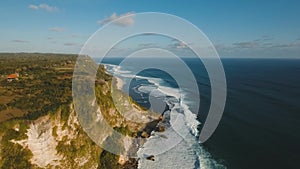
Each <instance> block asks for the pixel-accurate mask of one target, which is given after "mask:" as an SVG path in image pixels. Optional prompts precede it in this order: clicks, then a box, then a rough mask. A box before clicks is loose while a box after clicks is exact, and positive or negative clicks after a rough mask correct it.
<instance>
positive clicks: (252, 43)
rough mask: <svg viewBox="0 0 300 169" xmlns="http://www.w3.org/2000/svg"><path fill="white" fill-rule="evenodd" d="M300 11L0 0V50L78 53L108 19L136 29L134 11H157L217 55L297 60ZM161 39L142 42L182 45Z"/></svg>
mask: <svg viewBox="0 0 300 169" xmlns="http://www.w3.org/2000/svg"><path fill="white" fill-rule="evenodd" d="M299 9H300V1H298V0H289V1H286V0H273V1H271V0H243V1H241V0H227V1H215V0H210V1H209V0H207V1H203V0H197V1H196V0H195V1H193V0H191V1H179V0H164V1H161V0H160V1H158V0H152V1H146V0H136V1H114V0H110V1H108V0H88V1H84V0H22V1H20V0H5V1H1V2H0V20H1V21H2V23H1V26H0V36H1V38H0V52H45V53H74V54H77V53H79V52H80V51H81V48H82V46H83V45H84V44H85V43H86V41H87V40H88V39H89V37H90V36H91V35H92V34H93V33H95V32H96V31H97V30H98V29H101V27H104V25H105V24H107V23H109V22H110V21H112V20H113V19H118V18H119V17H120V16H127V15H130V16H132V17H127V18H126V19H125V20H123V21H122V20H120V21H118V22H117V23H116V24H115V26H119V27H120V28H122V27H123V28H124V29H125V27H135V25H136V23H137V21H136V18H137V17H134V16H135V15H137V14H138V13H141V12H162V13H168V14H172V15H175V16H178V17H181V18H184V19H185V20H187V21H189V22H190V23H192V24H194V25H195V26H196V27H198V28H199V29H200V30H201V31H202V32H203V33H204V34H205V35H206V36H207V37H208V38H209V39H210V41H211V42H212V44H213V45H214V46H215V48H216V49H217V51H218V53H219V55H220V56H221V57H245V58H246V57H256V58H257V57H258V58H264V57H268V58H270V57H271V58H300V19H299V16H300V10H299ZM143 22H145V23H146V22H148V21H147V20H144V21H143ZM161 24H164V23H163V22H162V23H161ZM109 36H114V35H109ZM162 39H163V38H157V40H156V41H153V40H152V41H151V39H150V42H149V43H147V44H150V43H152V44H156V45H155V46H166V47H167V46H171V45H173V46H174V45H175V48H177V49H180V47H182V44H181V43H180V42H174V41H167V40H162ZM105 40H108V39H105ZM147 40H149V38H148V39H147V38H145V39H143V40H142V41H147ZM187 43H191V44H192V43H193V42H187ZM130 45H132V43H128V44H127V46H126V44H125V46H126V47H124V45H120V46H123V47H124V48H126V49H127V48H132V47H133V46H130ZM173 49H174V47H173ZM170 50H172V49H171V48H170ZM121 54H122V53H119V54H118V55H121Z"/></svg>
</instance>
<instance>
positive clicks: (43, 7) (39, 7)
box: [28, 4, 58, 12]
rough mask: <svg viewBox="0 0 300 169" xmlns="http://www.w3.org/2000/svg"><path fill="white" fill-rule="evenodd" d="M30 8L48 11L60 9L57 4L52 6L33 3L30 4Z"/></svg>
mask: <svg viewBox="0 0 300 169" xmlns="http://www.w3.org/2000/svg"><path fill="white" fill-rule="evenodd" d="M28 8H29V9H33V10H45V11H47V12H55V11H58V8H57V7H56V6H50V5H48V4H40V5H33V4H30V5H29V6H28Z"/></svg>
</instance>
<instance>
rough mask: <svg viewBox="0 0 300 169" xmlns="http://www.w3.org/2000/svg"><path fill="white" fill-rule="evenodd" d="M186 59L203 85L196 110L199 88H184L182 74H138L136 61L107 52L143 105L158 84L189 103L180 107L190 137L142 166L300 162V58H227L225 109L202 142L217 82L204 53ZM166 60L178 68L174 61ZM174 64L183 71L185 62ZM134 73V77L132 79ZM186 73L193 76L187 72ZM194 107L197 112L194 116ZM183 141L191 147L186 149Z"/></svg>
mask: <svg viewBox="0 0 300 169" xmlns="http://www.w3.org/2000/svg"><path fill="white" fill-rule="evenodd" d="M183 60H184V62H185V63H186V64H187V65H188V66H189V68H190V69H191V71H192V72H193V74H194V76H195V78H196V80H197V83H198V86H199V92H200V110H199V112H195V111H197V110H195V104H197V103H195V102H193V101H194V100H195V98H194V97H195V96H194V95H193V93H195V89H183V90H180V91H179V90H178V85H177V83H176V80H175V79H174V78H172V77H171V76H170V75H169V74H168V73H166V72H163V71H160V70H157V69H147V70H144V71H142V72H140V73H138V74H137V75H133V74H132V73H131V72H133V71H134V69H135V66H128V67H126V66H125V67H122V66H121V67H120V66H117V65H119V64H120V62H121V61H122V59H121V58H106V59H105V60H103V61H102V63H103V64H106V67H107V69H108V71H109V72H111V73H112V72H113V73H115V75H116V76H118V77H120V78H121V79H122V80H123V81H124V85H128V86H129V89H130V91H129V94H130V95H131V96H132V97H133V98H134V99H135V100H136V101H137V102H139V103H140V104H142V105H143V106H145V107H149V93H150V92H151V90H152V89H158V90H159V91H161V92H162V93H164V94H165V95H167V96H168V98H169V99H167V100H165V101H166V102H168V104H170V105H176V104H177V103H179V102H182V103H183V104H181V105H179V104H178V105H177V106H183V107H182V108H181V110H180V108H178V107H177V109H176V111H177V113H178V112H179V114H180V113H181V114H182V115H183V116H184V117H185V118H186V121H185V122H184V123H185V124H186V125H187V127H188V128H189V132H190V135H187V143H182V144H179V145H177V146H175V148H174V150H170V152H168V153H164V154H162V155H160V156H158V159H157V160H156V161H155V162H153V163H151V162H152V161H141V162H140V164H139V165H140V168H145V166H147V165H151V166H152V168H153V167H154V168H155V165H156V163H157V166H160V168H172V167H176V168H229V169H254V168H255V169H283V168H284V169H285V168H294V169H298V168H299V167H300V165H299V164H298V163H299V161H300V59H222V63H223V67H224V70H225V74H226V81H227V100H226V105H225V111H224V113H223V117H222V119H221V122H220V123H219V126H218V128H217V129H216V131H215V133H214V134H213V135H212V137H211V138H210V139H209V140H208V141H206V142H205V143H204V144H202V145H197V144H198V143H197V136H198V134H197V132H200V131H201V128H202V124H203V123H204V122H205V119H206V115H207V112H208V110H209V107H210V104H211V103H210V99H211V86H210V82H209V78H208V75H207V72H206V70H205V68H204V66H203V64H202V62H201V61H200V60H199V59H188V58H186V59H183ZM152 61H153V60H152V59H145V58H144V59H136V61H135V62H134V63H133V64H132V65H136V66H137V67H138V65H142V64H140V63H142V62H152ZM160 61H161V62H164V63H166V66H169V67H171V68H172V61H170V60H167V59H166V60H164V59H161V60H160ZM173 68H174V69H176V70H179V72H180V68H178V67H173ZM133 76H134V77H135V78H133V80H131V81H126V79H130V78H132V77H133ZM181 78H183V79H186V80H188V78H187V77H185V76H184V75H183V76H182V77H181ZM178 93H179V95H178ZM180 93H184V94H181V95H180ZM157 97H159V95H157ZM175 107H176V106H175ZM189 111H190V112H192V113H193V114H196V116H195V117H194V119H193V116H190V115H191V114H189V113H190V112H189ZM172 112H173V111H171V113H172ZM174 112H175V108H174ZM197 122H199V123H197ZM195 125H196V128H195ZM195 129H196V130H197V131H195ZM154 139H155V138H153V139H152V140H154ZM193 140H194V141H193ZM147 146H148V148H149V147H151V146H155V142H153V144H152V143H151V141H149V143H148V144H147V145H146V147H147ZM180 146H182V147H184V146H190V147H186V149H183V148H182V147H180ZM198 149H199V150H198ZM183 157H184V158H185V159H183ZM167 161H171V163H168V162H167ZM172 161H173V162H172ZM172 165H173V166H172Z"/></svg>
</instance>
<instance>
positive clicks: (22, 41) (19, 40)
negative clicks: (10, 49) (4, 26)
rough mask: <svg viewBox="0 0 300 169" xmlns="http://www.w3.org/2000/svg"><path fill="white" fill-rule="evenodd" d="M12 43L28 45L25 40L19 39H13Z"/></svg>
mask: <svg viewBox="0 0 300 169" xmlns="http://www.w3.org/2000/svg"><path fill="white" fill-rule="evenodd" d="M12 42H16V43H29V41H27V40H21V39H15V40H12Z"/></svg>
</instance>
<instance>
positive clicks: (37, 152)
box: [0, 55, 158, 169]
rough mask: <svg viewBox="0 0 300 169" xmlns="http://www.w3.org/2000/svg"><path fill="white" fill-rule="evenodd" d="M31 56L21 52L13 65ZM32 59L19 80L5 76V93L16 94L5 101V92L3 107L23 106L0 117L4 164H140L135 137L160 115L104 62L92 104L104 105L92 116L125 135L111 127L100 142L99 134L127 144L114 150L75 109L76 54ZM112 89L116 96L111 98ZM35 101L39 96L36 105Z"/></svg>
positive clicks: (0, 153) (0, 157) (0, 159)
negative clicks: (130, 91) (87, 129)
mask: <svg viewBox="0 0 300 169" xmlns="http://www.w3.org/2000/svg"><path fill="white" fill-rule="evenodd" d="M30 58H31V57H29V56H26V57H24V58H23V57H20V58H18V59H19V60H18V59H17V60H16V61H15V62H14V63H12V65H11V66H12V67H13V66H15V65H16V64H18V63H20V64H21V63H23V62H24V59H25V60H28V59H30ZM31 59H34V61H35V62H32V63H31V65H27V66H26V67H27V69H26V72H25V73H26V74H27V75H26V76H24V75H25V73H20V80H19V81H18V82H12V83H7V82H6V81H5V79H4V80H3V79H0V82H1V85H2V86H5V85H7V87H6V89H5V90H6V91H1V90H0V93H1V94H5V95H7V96H5V97H8V98H13V97H14V99H11V100H9V101H7V99H6V101H5V102H3V103H1V97H0V104H3V105H4V110H3V111H5V112H6V111H12V110H14V109H16V108H18V109H20V110H22V111H24V112H22V114H18V116H11V117H9V118H6V120H5V121H3V122H0V168H13V169H18V168H22V169H23V168H64V169H65V168H72V169H73V168H89V169H90V168H101V169H102V168H109V169H111V168H134V167H136V161H135V160H134V159H129V158H128V157H127V155H128V154H129V153H130V154H132V153H134V152H135V151H136V147H134V146H136V143H135V144H133V142H132V139H131V138H133V137H138V135H139V134H138V133H139V132H140V131H142V130H143V129H144V128H145V124H146V123H148V122H151V121H153V119H155V118H158V117H157V115H155V114H151V113H149V112H147V111H145V110H144V109H143V108H142V107H140V106H139V105H137V104H136V103H135V102H134V101H133V100H132V99H131V98H130V97H128V95H126V94H124V93H123V92H122V91H120V90H119V89H118V88H117V87H116V86H117V85H116V83H115V81H114V78H113V77H112V76H111V75H109V74H107V73H106V71H105V69H104V67H103V66H100V68H99V69H98V72H97V79H96V82H95V93H96V100H93V101H92V102H91V103H90V104H91V105H96V104H97V105H99V108H98V109H97V110H96V111H95V112H90V113H94V114H95V115H96V116H95V119H93V120H92V121H93V123H95V124H101V123H102V122H104V121H106V122H107V123H108V124H109V125H110V127H111V128H113V129H114V130H115V131H117V132H118V133H120V134H122V135H123V136H124V137H121V138H116V137H115V135H114V134H113V133H112V132H110V131H109V130H107V131H106V130H100V132H99V133H100V134H99V135H98V140H97V141H99V139H100V143H103V144H110V143H111V140H112V139H113V140H114V144H115V145H116V146H118V147H119V148H120V149H122V153H121V154H120V155H114V154H112V153H109V152H107V151H105V150H103V149H102V148H101V147H100V146H98V145H99V144H98V145H97V144H96V143H95V142H94V141H93V140H92V139H91V138H90V137H89V136H88V134H87V133H86V132H85V131H84V129H83V127H82V125H81V124H80V120H79V119H78V114H77V112H76V111H75V109H74V103H73V101H72V94H71V90H70V89H71V86H72V81H71V79H72V72H73V67H74V63H75V59H76V57H74V56H59V57H57V58H56V57H55V56H52V57H51V58H48V56H47V55H46V56H39V57H34V58H31ZM49 62H50V63H49ZM26 63H27V62H26ZM7 65H9V64H7ZM37 65H39V66H37ZM29 68H30V69H29ZM34 72H39V74H35V73H34ZM45 75H47V76H46V77H45ZM49 78H50V79H49ZM112 90H113V91H114V92H113V93H114V98H117V99H116V100H113V99H112V95H111V91H112ZM16 93H17V94H18V95H17V94H16ZM33 100H38V101H37V102H36V104H37V105H36V104H33V102H32V101H33ZM115 103H117V104H115ZM115 105H117V106H118V107H116V106H115ZM120 110H121V113H120V112H119V111H120ZM1 113H2V112H1V111H0V114H1ZM100 113H101V115H100ZM12 114H13V112H12ZM97 143H98V142H97Z"/></svg>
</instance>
